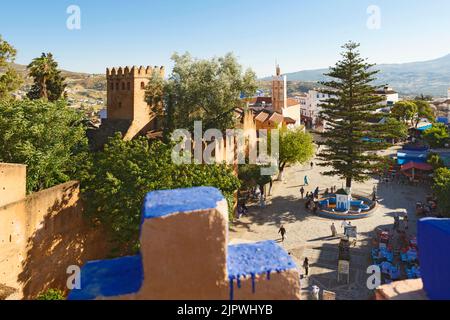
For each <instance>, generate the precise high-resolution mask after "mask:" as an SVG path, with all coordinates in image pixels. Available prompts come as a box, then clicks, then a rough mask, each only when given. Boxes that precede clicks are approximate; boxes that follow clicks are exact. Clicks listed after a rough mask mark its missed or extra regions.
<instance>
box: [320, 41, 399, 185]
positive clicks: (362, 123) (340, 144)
mask: <svg viewBox="0 0 450 320" xmlns="http://www.w3.org/2000/svg"><path fill="white" fill-rule="evenodd" d="M358 47H359V44H356V43H354V42H349V43H347V44H345V45H344V47H343V48H344V49H345V51H344V52H343V53H342V60H341V61H339V62H337V64H336V66H334V67H332V68H331V69H330V72H329V73H328V74H326V75H327V76H329V77H331V78H332V79H331V80H330V81H326V82H322V84H323V85H324V86H325V87H326V88H325V89H322V90H321V91H322V92H323V93H325V94H329V95H330V98H329V99H327V100H326V101H325V102H324V103H323V104H321V108H322V112H321V117H322V118H323V119H324V120H325V121H326V124H327V130H325V131H324V132H323V133H321V135H322V137H323V140H324V141H323V142H321V145H324V146H325V148H323V149H322V151H321V152H320V154H319V155H318V156H319V158H320V159H321V160H323V162H322V163H320V164H319V165H321V166H331V167H332V170H329V171H326V172H323V174H324V175H328V176H338V177H341V178H344V179H345V180H346V186H347V187H348V188H351V186H352V181H361V182H362V181H365V180H367V179H368V178H369V177H370V175H371V174H372V173H373V172H374V171H376V170H379V168H380V165H382V163H383V159H382V158H381V157H380V156H378V155H377V154H376V151H378V150H383V149H386V148H387V147H388V146H389V145H390V144H389V143H387V142H386V138H391V139H392V138H394V137H395V136H396V134H395V132H396V129H395V126H393V123H392V122H391V121H386V122H385V123H380V121H379V120H381V119H382V118H383V115H381V114H378V113H376V110H377V109H379V108H380V106H379V105H378V103H379V102H381V101H382V98H381V97H379V96H377V95H375V94H374V92H376V89H377V87H374V86H373V85H371V83H372V82H373V81H374V80H375V77H374V76H375V75H376V74H377V73H378V71H376V70H373V69H372V67H373V65H372V64H368V63H367V62H366V60H365V59H363V58H361V56H360V53H359V51H358V50H357V49H358ZM374 119H375V120H376V121H375V122H374V121H373V120H374ZM365 138H366V139H365ZM367 138H368V139H367ZM367 140H369V141H367Z"/></svg>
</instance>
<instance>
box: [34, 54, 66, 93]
mask: <svg viewBox="0 0 450 320" xmlns="http://www.w3.org/2000/svg"><path fill="white" fill-rule="evenodd" d="M27 68H28V71H29V75H30V76H31V77H33V78H34V84H33V86H32V87H31V89H30V91H29V92H28V98H30V99H33V100H35V99H41V98H42V99H44V100H49V101H57V100H59V99H61V98H63V97H64V96H65V89H66V85H65V84H64V81H65V78H64V77H63V76H62V75H61V71H59V70H58V63H57V62H56V61H55V59H54V58H53V55H52V54H51V53H47V54H46V53H42V55H41V56H40V57H39V58H35V59H33V61H32V62H31V63H30V64H29V65H28V67H27Z"/></svg>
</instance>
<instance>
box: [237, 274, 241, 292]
mask: <svg viewBox="0 0 450 320" xmlns="http://www.w3.org/2000/svg"><path fill="white" fill-rule="evenodd" d="M236 283H237V287H238V289H240V288H241V279H240V277H239V275H238V276H237V279H236Z"/></svg>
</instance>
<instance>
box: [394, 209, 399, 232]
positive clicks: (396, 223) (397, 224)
mask: <svg viewBox="0 0 450 320" xmlns="http://www.w3.org/2000/svg"><path fill="white" fill-rule="evenodd" d="M399 225H400V217H399V216H398V213H395V215H394V230H398V227H399Z"/></svg>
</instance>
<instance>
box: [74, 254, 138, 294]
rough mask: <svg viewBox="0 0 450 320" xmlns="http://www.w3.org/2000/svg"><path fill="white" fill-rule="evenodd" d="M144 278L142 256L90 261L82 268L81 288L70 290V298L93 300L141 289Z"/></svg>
mask: <svg viewBox="0 0 450 320" xmlns="http://www.w3.org/2000/svg"><path fill="white" fill-rule="evenodd" d="M142 280H143V270H142V261H141V256H140V255H136V256H131V257H123V258H118V259H111V260H99V261H90V262H88V263H86V264H85V265H84V266H83V268H82V269H81V289H79V290H77V289H74V290H72V291H71V292H70V294H69V296H68V300H93V299H95V298H97V297H100V296H101V297H115V296H119V295H124V294H131V293H136V292H138V291H139V289H140V287H141V284H142Z"/></svg>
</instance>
